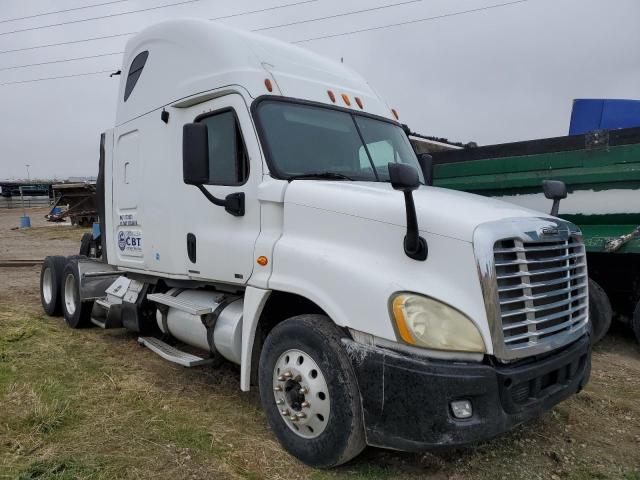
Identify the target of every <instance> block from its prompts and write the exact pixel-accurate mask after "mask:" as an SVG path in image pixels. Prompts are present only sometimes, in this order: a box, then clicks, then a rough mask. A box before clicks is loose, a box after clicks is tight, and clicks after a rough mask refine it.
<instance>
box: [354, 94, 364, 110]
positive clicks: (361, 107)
mask: <svg viewBox="0 0 640 480" xmlns="http://www.w3.org/2000/svg"><path fill="white" fill-rule="evenodd" d="M356 103H357V104H358V106H359V107H360V110H362V109H363V108H364V105H362V100H360V97H356Z"/></svg>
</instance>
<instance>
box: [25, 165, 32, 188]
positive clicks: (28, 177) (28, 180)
mask: <svg viewBox="0 0 640 480" xmlns="http://www.w3.org/2000/svg"><path fill="white" fill-rule="evenodd" d="M30 166H31V165H29V164H28V163H27V164H25V167H27V182H28V183H31V176H30V175H29V167H30Z"/></svg>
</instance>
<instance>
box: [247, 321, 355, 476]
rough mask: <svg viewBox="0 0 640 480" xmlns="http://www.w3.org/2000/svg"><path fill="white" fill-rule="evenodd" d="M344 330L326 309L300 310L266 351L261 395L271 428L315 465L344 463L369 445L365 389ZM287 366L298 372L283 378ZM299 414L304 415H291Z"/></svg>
mask: <svg viewBox="0 0 640 480" xmlns="http://www.w3.org/2000/svg"><path fill="white" fill-rule="evenodd" d="M344 336H345V335H344V333H343V332H342V331H341V330H340V329H339V328H338V327H337V326H336V325H334V324H333V323H332V322H331V320H329V318H327V317H326V316H324V315H299V316H297V317H292V318H290V319H288V320H285V321H284V322H282V323H280V324H278V325H276V326H275V327H274V328H273V330H272V331H271V332H270V333H269V335H268V336H267V338H266V340H265V342H264V345H263V348H262V352H261V354H260V367H259V377H260V398H261V401H262V407H263V409H264V411H265V413H266V416H267V420H268V422H269V425H270V427H271V430H273V432H274V433H275V435H276V437H277V438H278V440H279V441H280V444H281V445H282V446H283V447H284V448H285V449H286V450H287V451H288V452H289V453H290V454H292V455H293V456H295V457H296V458H298V459H299V460H300V461H302V462H304V463H306V464H307V465H311V466H313V467H320V468H329V467H334V466H336V465H340V464H342V463H345V462H347V461H349V460H351V459H352V458H353V457H355V456H356V455H358V454H359V453H360V452H361V451H362V450H363V449H364V447H365V446H366V443H365V436H364V426H363V420H362V405H361V402H360V392H359V389H358V383H357V378H356V376H355V373H354V372H353V369H352V366H351V362H350V361H349V358H348V356H347V354H346V352H345V350H344V347H343V346H342V343H341V338H343V337H344ZM290 352H293V353H290ZM289 354H291V355H292V357H291V359H289V358H287V357H288V355H289ZM300 358H303V360H304V358H306V361H303V362H300V360H299V359H300ZM285 360H286V361H285ZM278 369H280V370H278ZM283 370H284V371H283ZM278 372H280V373H278ZM285 372H288V373H291V374H292V377H291V380H287V381H285V382H282V381H281V380H280V379H279V378H278V376H279V375H283V374H285ZM280 378H282V377H280ZM275 388H282V390H279V391H277V392H276V391H275V390H274V389H275ZM306 389H308V390H307V391H305V390H306ZM276 396H277V397H278V398H276ZM285 399H286V400H285ZM276 400H280V402H281V403H280V404H276ZM305 401H306V402H308V405H306V406H304V404H305ZM282 410H285V411H288V412H290V414H288V415H284V414H283V413H282ZM296 414H298V415H300V414H302V415H304V416H303V417H302V418H299V419H298V420H295V421H293V420H291V416H294V417H295V416H296ZM309 427H312V428H309ZM318 432H320V433H318Z"/></svg>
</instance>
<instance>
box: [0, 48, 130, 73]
mask: <svg viewBox="0 0 640 480" xmlns="http://www.w3.org/2000/svg"><path fill="white" fill-rule="evenodd" d="M123 53H124V52H111V53H100V54H97V55H88V56H86V57H74V58H63V59H60V60H51V61H49V62H40V63H25V64H24V65H13V66H11V67H4V68H0V72H2V71H5V70H15V69H17V68H26V67H36V66H40V65H50V64H52V63H65V62H72V61H74V60H85V59H87V58H98V57H108V56H109V55H121V54H123Z"/></svg>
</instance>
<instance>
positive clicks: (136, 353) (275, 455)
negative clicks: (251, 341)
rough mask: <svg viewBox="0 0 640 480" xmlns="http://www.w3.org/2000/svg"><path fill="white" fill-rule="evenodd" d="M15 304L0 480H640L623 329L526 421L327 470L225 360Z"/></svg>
mask: <svg viewBox="0 0 640 480" xmlns="http://www.w3.org/2000/svg"><path fill="white" fill-rule="evenodd" d="M21 298H22V301H20V302H19V301H18V299H17V298H13V299H10V298H7V297H6V296H3V297H2V299H1V300H0V326H1V328H0V405H1V406H2V408H1V409H0V478H39V479H67V478H68V479H71V478H74V479H76V478H82V479H113V478H131V479H134V478H135V479H146V478H180V479H182V478H190V479H197V478H216V479H219V478H273V479H280V478H282V479H284V478H287V479H295V478H314V479H325V478H384V479H391V478H436V479H445V478H450V479H466V478H477V479H492V480H493V479H496V478H509V479H517V478H520V479H531V478H540V479H546V478H563V479H565V478H566V479H571V480H579V479H587V478H599V479H601V478H602V479H604V478H620V479H627V480H631V479H634V480H637V479H640V473H639V471H638V467H639V466H640V454H639V453H638V452H639V448H640V406H639V405H638V401H637V400H638V392H640V378H639V376H638V364H639V363H640V362H639V361H638V358H637V357H638V354H637V351H634V348H635V347H633V346H632V345H631V344H629V342H627V341H626V340H624V339H622V338H620V337H614V338H613V339H610V340H608V342H607V343H606V344H605V345H604V346H603V347H600V348H599V349H598V350H599V351H598V352H597V353H596V361H595V363H594V374H593V379H592V382H591V384H590V385H589V388H588V389H587V391H586V392H583V393H581V394H580V395H579V396H578V397H576V398H574V399H572V400H570V401H568V402H566V403H565V404H562V405H560V406H559V407H557V408H556V409H555V410H554V411H553V412H551V413H549V414H546V415H543V416H542V417H541V418H540V419H539V420H538V421H536V422H534V423H533V424H530V425H525V426H523V427H520V428H518V429H516V430H515V431H514V432H512V433H510V434H508V435H506V436H504V437H502V438H500V439H497V440H494V441H492V442H489V443H485V444H482V445H479V446H477V447H474V448H470V449H463V450H457V451H452V452H445V453H438V454H437V455H431V454H427V455H414V454H403V453H396V452H386V451H382V450H377V449H369V450H367V451H366V452H365V453H364V455H362V456H361V457H359V458H358V459H356V461H354V462H352V463H350V464H348V465H346V466H344V467H341V468H339V469H336V470H334V471H330V472H324V471H313V470H312V469H310V468H308V467H305V466H302V465H300V464H298V463H297V462H296V461H295V460H294V459H292V458H291V457H289V456H288V455H287V454H286V453H285V452H283V451H282V449H281V448H280V447H279V445H278V443H277V442H276V441H275V439H274V438H273V436H272V435H271V434H270V433H269V431H268V429H267V427H266V422H265V419H264V416H263V414H262V412H261V410H260V406H259V401H258V398H257V396H256V394H255V393H249V394H246V393H242V392H240V391H239V389H238V371H237V369H236V368H235V367H234V366H231V365H227V366H224V367H222V368H220V369H217V370H212V369H209V368H199V369H191V370H188V369H184V368H182V367H178V366H174V365H172V364H168V363H166V362H164V361H163V360H161V359H160V358H158V357H155V356H154V355H153V354H152V353H150V352H149V351H147V350H145V349H142V348H140V347H138V346H137V344H136V342H135V336H133V335H131V334H128V333H126V332H123V331H106V332H105V331H101V330H98V329H89V330H80V331H73V330H70V329H68V328H66V327H65V326H64V322H62V321H61V320H60V319H53V318H48V317H46V316H44V315H43V314H41V313H40V309H39V305H37V304H36V303H35V300H36V299H37V297H36V296H35V294H31V295H29V296H27V297H26V298H25V297H24V296H21ZM620 349H622V350H623V354H624V355H630V356H631V357H632V359H631V360H632V361H627V360H626V358H625V357H624V355H623V356H620V354H618V353H617V351H619V350H620ZM634 355H635V358H633V357H634Z"/></svg>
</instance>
